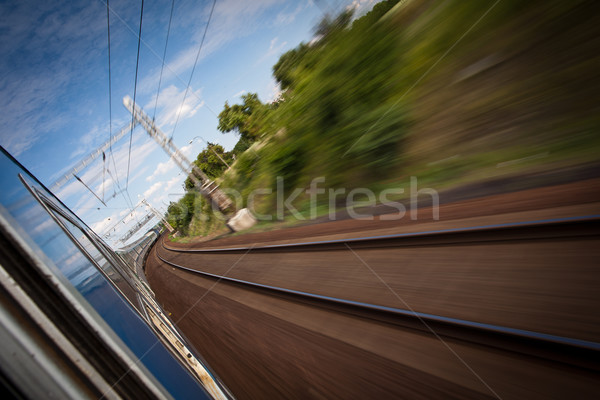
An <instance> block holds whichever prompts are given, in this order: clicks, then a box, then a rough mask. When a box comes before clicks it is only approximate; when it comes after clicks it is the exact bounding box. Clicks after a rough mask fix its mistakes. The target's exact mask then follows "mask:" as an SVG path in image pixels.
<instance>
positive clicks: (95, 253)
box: [51, 209, 141, 311]
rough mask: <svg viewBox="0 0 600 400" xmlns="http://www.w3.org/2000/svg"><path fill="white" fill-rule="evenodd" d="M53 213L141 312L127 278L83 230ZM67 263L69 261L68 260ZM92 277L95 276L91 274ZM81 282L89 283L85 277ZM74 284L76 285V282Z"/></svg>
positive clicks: (75, 255)
mask: <svg viewBox="0 0 600 400" xmlns="http://www.w3.org/2000/svg"><path fill="white" fill-rule="evenodd" d="M51 211H52V214H54V216H55V217H56V218H57V219H58V220H59V221H60V222H61V223H62V224H63V225H64V227H65V228H66V229H67V230H68V231H69V233H70V234H71V236H72V237H73V239H74V240H75V241H76V242H77V244H78V245H79V246H81V247H82V249H83V250H84V252H85V253H86V254H87V255H88V256H89V258H90V259H91V260H92V261H93V262H94V263H95V264H96V265H97V266H98V267H99V268H100V269H101V270H102V271H103V272H104V273H105V274H106V276H108V278H109V279H110V280H111V281H112V282H113V283H114V284H115V286H117V287H118V288H119V290H120V291H121V293H123V295H124V296H125V297H127V298H128V299H129V301H130V302H131V303H132V304H133V305H134V306H135V307H136V308H137V309H138V311H141V310H140V305H139V304H138V303H139V302H138V299H137V294H136V291H135V290H134V288H133V287H132V286H131V285H130V284H129V282H128V281H127V280H126V279H125V277H124V276H123V275H122V274H121V273H120V272H119V271H117V270H116V269H115V267H114V266H113V265H112V264H111V263H110V262H109V261H108V260H107V259H106V257H105V256H104V255H103V254H102V253H101V252H100V251H99V250H98V247H96V245H95V244H94V243H93V242H92V241H91V240H90V239H89V238H88V236H87V235H86V234H85V233H84V232H83V230H82V229H81V228H80V227H78V226H77V225H75V224H73V223H72V222H71V221H70V220H69V219H67V218H65V217H64V216H63V215H62V214H61V213H58V212H55V211H54V210H53V209H51ZM74 250H75V249H74ZM73 257H77V254H73ZM67 261H69V260H68V259H67ZM78 271H79V270H78ZM81 271H82V272H83V273H85V271H84V269H81ZM90 275H93V274H91V273H90ZM90 278H91V277H90ZM69 279H71V277H69ZM79 279H81V278H79ZM79 279H78V280H79ZM81 282H82V284H86V283H88V282H85V277H84V280H82V281H81ZM73 283H74V284H75V282H73ZM90 283H91V282H90Z"/></svg>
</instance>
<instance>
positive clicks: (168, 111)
mask: <svg viewBox="0 0 600 400" xmlns="http://www.w3.org/2000/svg"><path fill="white" fill-rule="evenodd" d="M201 93H202V90H201V89H198V90H196V91H194V90H192V89H191V88H190V90H189V93H188V94H187V96H185V89H182V90H179V89H178V88H177V87H176V86H174V85H170V86H168V87H166V88H165V89H163V90H161V92H160V94H159V96H158V103H157V109H160V110H161V111H160V113H158V116H157V118H156V120H157V121H158V123H159V124H160V125H161V126H165V125H167V126H168V125H174V124H175V121H177V120H178V119H179V120H183V119H185V118H189V117H192V116H194V115H195V114H196V113H197V112H198V110H199V109H200V108H201V107H202V106H203V105H204V101H201V100H200V99H201ZM184 96H185V103H184V102H183V98H184ZM155 102H156V96H154V97H153V98H152V100H151V101H150V102H149V104H148V105H147V106H146V108H148V109H150V108H151V107H154V103H155Z"/></svg>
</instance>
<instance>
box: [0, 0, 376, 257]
mask: <svg viewBox="0 0 600 400" xmlns="http://www.w3.org/2000/svg"><path fill="white" fill-rule="evenodd" d="M374 3H376V1H373V0H363V1H358V0H354V1H344V0H338V1H336V0H320V1H316V0H314V2H313V1H310V0H298V1H284V0H261V1H250V0H217V2H216V6H215V8H214V12H213V15H212V18H211V19H210V23H209V25H208V30H207V31H206V38H205V41H204V44H203V46H202V49H201V52H200V56H199V59H198V63H197V64H196V66H195V69H194V73H193V76H192V79H191V84H190V86H189V89H188V94H187V96H186V99H185V103H183V98H184V93H185V91H186V87H187V83H188V82H189V81H190V75H191V73H192V69H193V68H194V61H195V60H196V56H197V54H198V49H199V47H200V43H201V40H202V37H203V34H204V32H205V28H206V24H207V21H208V19H209V15H210V11H211V8H212V4H213V2H212V1H197V0H196V1H194V0H183V1H182V0H175V2H174V12H173V19H172V22H171V31H170V35H169V43H168V46H167V50H166V57H165V67H164V69H163V72H162V82H161V88H160V92H158V84H159V78H160V76H161V66H162V63H163V59H162V56H163V52H164V50H165V40H166V38H167V27H168V23H169V14H170V10H171V1H169V0H155V1H146V2H145V3H144V13H143V23H142V35H141V38H142V42H141V47H140V57H139V65H138V81H137V92H136V103H137V104H138V105H140V106H142V107H143V108H144V110H145V111H146V112H147V113H148V114H149V115H151V116H152V115H154V113H155V112H156V122H157V124H158V126H159V127H160V128H161V129H162V130H163V131H164V132H165V133H166V134H167V135H169V136H170V135H171V134H173V141H174V143H175V144H176V145H177V146H178V147H180V149H181V150H182V151H183V152H184V154H186V155H187V156H188V158H190V159H193V158H195V156H196V155H197V154H198V153H199V152H200V151H201V150H202V149H203V148H204V146H205V143H204V141H203V140H201V139H196V140H195V141H194V142H193V143H192V144H191V145H190V144H189V142H190V140H191V139H192V138H194V137H196V136H201V137H202V138H203V139H205V140H207V141H211V142H216V143H220V144H222V145H223V146H224V147H225V148H226V149H228V150H230V149H231V148H233V146H234V145H235V143H236V142H237V140H238V137H237V136H236V135H235V134H233V133H229V134H222V133H220V132H219V131H218V130H217V129H216V127H217V124H218V119H217V115H218V113H219V112H220V111H221V110H222V108H223V104H224V103H225V101H228V102H229V103H230V104H231V103H236V102H239V101H240V99H239V96H240V95H241V94H243V93H246V92H256V93H258V94H259V97H260V98H261V100H262V101H270V100H272V99H273V98H274V96H276V94H277V91H278V88H277V86H276V83H275V81H274V80H273V78H272V75H271V67H272V66H273V65H274V64H275V63H276V62H277V60H278V58H279V56H280V55H281V54H282V53H284V52H285V51H287V50H289V49H291V48H294V47H296V46H297V45H298V44H299V43H300V42H302V41H305V42H308V41H310V40H311V39H312V28H313V27H314V26H315V25H316V24H317V23H318V21H319V20H320V19H321V18H322V17H323V15H324V13H326V12H329V13H332V14H335V13H338V12H340V11H342V10H343V9H344V8H346V7H357V8H358V13H359V14H360V13H362V12H365V11H366V10H368V9H370V8H371V7H372V6H373V4H374ZM109 4H110V10H111V11H110V35H111V47H110V51H111V70H110V72H111V86H112V125H111V119H110V108H109V87H108V82H109V79H108V76H109V74H108V73H109V69H108V39H107V10H106V2H105V0H71V1H66V0H63V1H55V2H41V1H31V0H12V1H3V2H1V3H0V47H1V49H2V59H1V60H0V93H1V95H0V109H1V110H2V112H0V126H2V131H1V132H0V145H2V146H3V147H4V148H5V149H6V150H8V151H9V152H10V153H11V154H12V155H13V156H14V157H16V158H17V159H18V160H19V161H20V162H21V163H22V164H23V165H24V166H25V167H26V168H28V169H29V170H30V171H31V172H32V173H33V174H34V175H36V176H37V177H38V178H39V179H40V180H41V181H42V182H43V183H44V184H46V185H47V186H51V185H52V184H53V183H54V182H55V181H56V180H57V179H59V178H60V177H61V175H63V174H64V173H65V172H68V171H69V170H70V169H71V168H72V166H74V165H75V164H76V163H77V162H78V161H79V160H81V159H82V158H84V157H86V156H87V155H88V154H89V153H91V152H92V151H93V150H95V149H96V148H97V147H98V146H100V145H101V144H103V143H104V142H106V141H107V140H109V137H110V133H109V132H110V131H111V129H110V127H111V126H112V133H113V135H114V134H116V133H117V132H119V131H120V130H121V129H122V128H123V127H125V126H126V125H127V124H128V122H129V121H130V120H131V115H130V114H129V112H128V111H127V110H126V109H125V108H124V107H123V105H122V99H123V97H124V96H125V95H129V96H131V97H133V92H134V82H135V70H136V54H137V45H138V38H137V33H138V30H139V18H140V6H141V1H124V0H111V1H110V3H109ZM157 94H158V102H156V99H157ZM155 104H157V107H156V111H155V107H154V106H155ZM178 115H179V117H178ZM176 121H177V123H176ZM174 128H175V129H174ZM129 139H130V135H129V133H128V134H127V135H126V136H125V137H124V138H123V139H122V140H120V141H119V142H118V143H116V144H115V145H114V146H113V149H112V157H111V155H110V154H109V153H107V154H106V155H107V158H106V163H103V161H102V157H100V158H98V159H97V160H96V161H95V162H94V163H92V165H90V166H89V167H87V168H86V169H85V170H84V171H82V172H81V173H80V174H79V176H80V177H81V179H82V180H83V181H84V182H85V183H86V184H87V185H88V186H89V187H90V188H91V189H92V190H93V191H94V193H95V194H96V195H97V196H99V197H101V198H103V199H104V200H105V203H106V206H104V205H103V204H102V203H101V202H100V201H98V200H97V199H96V197H94V195H93V194H92V193H91V192H90V191H89V190H88V189H86V188H85V187H84V186H83V185H82V184H81V183H80V182H78V181H76V180H74V179H72V180H71V181H69V182H68V183H67V184H66V185H64V186H62V187H61V188H60V189H58V190H57V191H56V194H57V195H58V196H59V198H60V199H61V200H62V201H64V202H65V203H66V204H67V205H68V206H69V207H70V208H71V209H72V210H73V211H75V212H76V213H77V214H78V215H79V216H80V217H81V218H82V219H83V220H84V221H85V222H86V223H87V224H88V225H90V226H91V227H92V228H93V229H94V230H95V231H96V232H97V233H99V234H101V235H103V234H104V233H106V232H107V229H108V228H110V227H111V226H113V225H115V223H117V222H119V221H120V220H121V219H123V218H125V219H124V220H123V222H120V223H118V225H117V226H116V227H115V228H114V229H112V230H111V236H109V237H106V239H107V241H108V242H109V244H111V245H114V246H119V245H120V243H116V242H115V240H116V239H118V238H119V237H120V236H121V235H122V234H123V233H124V232H126V231H127V229H128V228H129V227H131V225H132V224H134V223H135V220H136V219H141V218H142V217H143V216H144V215H145V214H146V213H147V210H146V209H145V208H143V207H139V208H137V210H136V212H135V213H132V212H131V207H130V205H131V204H133V205H134V206H135V205H136V204H137V203H138V201H139V200H140V199H141V198H146V199H147V200H148V201H149V203H150V204H152V205H153V206H154V207H155V208H157V209H159V210H160V211H165V210H166V206H167V204H168V203H169V201H175V200H177V199H178V198H179V197H180V196H181V194H182V188H181V187H182V183H183V181H184V179H185V175H184V174H181V173H180V171H179V170H178V169H177V168H176V167H175V165H174V164H173V163H172V162H171V161H169V159H168V156H167V155H166V154H165V153H164V152H163V150H162V149H161V148H160V147H158V146H157V145H156V144H155V143H154V141H152V140H151V139H150V138H149V137H148V135H147V134H146V133H145V132H144V131H143V130H142V129H141V128H140V127H137V128H136V129H134V131H133V135H132V146H131V152H129ZM129 154H130V155H129ZM129 163H130V168H129V175H128V174H127V169H128V168H127V166H128V164H129ZM117 181H118V184H117ZM126 182H128V185H126ZM119 186H120V189H121V190H120V189H119ZM125 188H127V191H123V190H124V189H125ZM129 199H131V201H129Z"/></svg>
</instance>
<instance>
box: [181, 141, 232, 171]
mask: <svg viewBox="0 0 600 400" xmlns="http://www.w3.org/2000/svg"><path fill="white" fill-rule="evenodd" d="M196 139H200V140H204V143H206V146H207V147H208V148H210V150H211V151H212V152H213V153H215V156H217V157H219V160H221V161H222V162H223V164H225V165H226V166H227V169H229V168H231V166H230V165H229V164H227V161H225V160H223V158H222V157H221V156H220V155H219V153H217V152H216V151H215V149H214V148H212V147H211V146H209V144H208V142H207V141H206V140H205V139H204V138H203V137H202V136H196V137H194V138H193V139H192V140H190V144H192V143H193V142H194V140H196Z"/></svg>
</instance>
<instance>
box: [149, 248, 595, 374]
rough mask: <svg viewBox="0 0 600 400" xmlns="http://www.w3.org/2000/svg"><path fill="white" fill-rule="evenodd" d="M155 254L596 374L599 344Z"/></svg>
mask: <svg viewBox="0 0 600 400" xmlns="http://www.w3.org/2000/svg"><path fill="white" fill-rule="evenodd" d="M161 240H164V239H162V238H161ZM166 250H168V249H166ZM155 254H156V256H157V257H158V259H160V260H161V261H162V262H163V263H165V264H167V265H170V266H172V267H175V268H178V269H181V270H184V271H187V272H190V273H194V274H198V275H201V276H203V277H206V278H210V279H214V280H217V281H222V282H225V283H228V284H231V285H235V286H238V287H242V288H245V289H249V290H253V291H258V292H261V293H263V294H267V295H270V296H276V297H280V298H283V299H284V300H288V301H293V302H300V303H303V304H307V305H310V306H315V307H318V308H324V309H328V310H330V311H334V312H342V313H344V314H349V315H353V316H355V317H359V318H363V319H368V320H373V321H376V322H379V323H387V324H392V325H397V326H401V327H403V328H407V329H411V330H417V331H421V332H423V333H425V334H431V333H432V331H433V332H435V333H436V334H437V335H439V336H443V337H446V338H450V339H454V340H458V341H463V342H465V341H466V342H469V343H473V344H476V345H480V346H485V347H493V348H497V349H501V350H504V351H510V352H515V353H520V354H524V355H527V356H530V357H535V358H539V359H544V360H546V361H550V362H558V363H563V364H570V365H573V366H575V367H578V368H583V369H586V370H590V371H594V372H598V371H600V343H598V342H592V341H586V340H581V339H576V338H569V337H564V336H557V335H551V334H546V333H541V332H535V331H528V330H523V329H517V328H511V327H505V326H499V325H493V324H487V323H481V322H475V321H468V320H462V319H457V318H452V317H445V316H440V315H434V314H427V313H421V312H415V311H412V310H406V309H401V308H394V307H387V306H381V305H376V304H369V303H364V302H359V301H353V300H346V299H340V298H336V297H331V296H325V295H319V294H314V293H308V292H303V291H298V290H291V289H286V288H282V287H277V286H269V285H264V284H260V283H256V282H250V281H245V280H242V279H236V278H231V277H227V276H221V275H216V274H211V273H208V272H204V271H199V270H196V269H193V268H189V267H185V266H183V265H179V264H177V263H174V262H171V261H169V260H167V259H165V258H164V257H162V256H161V255H160V254H159V253H158V249H156V248H155Z"/></svg>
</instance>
